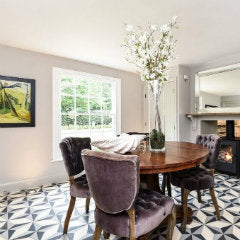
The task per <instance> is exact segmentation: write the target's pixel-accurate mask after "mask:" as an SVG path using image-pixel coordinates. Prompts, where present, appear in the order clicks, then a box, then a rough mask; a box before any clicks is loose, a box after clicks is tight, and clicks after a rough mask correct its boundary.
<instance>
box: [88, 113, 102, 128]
mask: <svg viewBox="0 0 240 240" xmlns="http://www.w3.org/2000/svg"><path fill="white" fill-rule="evenodd" d="M90 123H91V128H92V129H93V128H94V129H99V128H101V125H102V120H101V116H97V115H92V116H90Z"/></svg>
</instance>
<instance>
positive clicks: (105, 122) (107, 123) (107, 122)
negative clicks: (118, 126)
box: [103, 116, 112, 128]
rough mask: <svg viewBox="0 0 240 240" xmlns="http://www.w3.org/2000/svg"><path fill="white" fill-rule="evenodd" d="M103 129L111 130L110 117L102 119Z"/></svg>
mask: <svg viewBox="0 0 240 240" xmlns="http://www.w3.org/2000/svg"><path fill="white" fill-rule="evenodd" d="M103 128H112V117H109V116H104V117H103Z"/></svg>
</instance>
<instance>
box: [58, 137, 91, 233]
mask: <svg viewBox="0 0 240 240" xmlns="http://www.w3.org/2000/svg"><path fill="white" fill-rule="evenodd" d="M90 143H91V139H90V138H77V137H76V138H73V137H69V138H65V139H63V140H62V141H61V143H60V144H59V146H60V149H61V152H62V156H63V160H64V165H65V168H66V171H67V174H68V176H69V180H70V195H71V200H70V203H69V207H68V211H67V216H66V219H65V222H64V229H63V234H65V233H67V230H68V225H69V220H70V218H71V215H72V212H73V209H74V205H75V201H76V198H86V213H88V212H89V203H90V191H89V187H88V182H87V178H86V175H85V174H83V175H81V176H80V177H76V178H75V177H74V176H75V175H78V174H79V173H82V172H83V170H84V167H83V162H82V156H81V151H82V150H83V149H86V148H88V149H91V145H90Z"/></svg>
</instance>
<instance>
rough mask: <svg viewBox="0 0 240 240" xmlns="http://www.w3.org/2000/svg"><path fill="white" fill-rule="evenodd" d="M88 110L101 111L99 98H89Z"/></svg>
mask: <svg viewBox="0 0 240 240" xmlns="http://www.w3.org/2000/svg"><path fill="white" fill-rule="evenodd" d="M89 103H90V112H100V111H101V103H100V100H99V99H96V98H90V100H89Z"/></svg>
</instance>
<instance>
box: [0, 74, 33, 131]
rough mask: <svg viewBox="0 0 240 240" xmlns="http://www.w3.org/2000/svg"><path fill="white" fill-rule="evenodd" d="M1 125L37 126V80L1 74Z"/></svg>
mask: <svg viewBox="0 0 240 240" xmlns="http://www.w3.org/2000/svg"><path fill="white" fill-rule="evenodd" d="M0 127H1V128H10V127H35V80H34V79H28V78H18V77H8V76H1V75H0Z"/></svg>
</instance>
